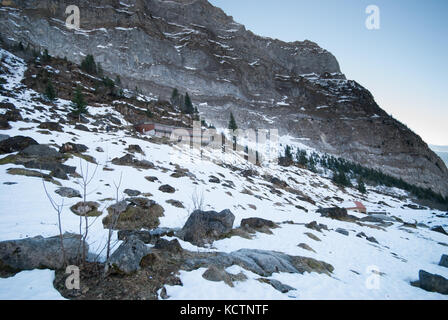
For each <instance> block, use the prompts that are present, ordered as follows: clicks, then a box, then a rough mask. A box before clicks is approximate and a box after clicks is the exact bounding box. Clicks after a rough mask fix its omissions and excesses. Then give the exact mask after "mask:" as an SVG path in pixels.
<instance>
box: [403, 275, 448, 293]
mask: <svg viewBox="0 0 448 320" xmlns="http://www.w3.org/2000/svg"><path fill="white" fill-rule="evenodd" d="M418 277H419V280H418V281H416V282H413V283H411V284H412V285H414V286H417V287H419V288H422V289H423V290H426V291H430V292H438V293H441V294H446V295H448V279H446V278H444V277H442V276H441V275H438V274H432V273H429V272H426V271H424V270H420V271H419V273H418Z"/></svg>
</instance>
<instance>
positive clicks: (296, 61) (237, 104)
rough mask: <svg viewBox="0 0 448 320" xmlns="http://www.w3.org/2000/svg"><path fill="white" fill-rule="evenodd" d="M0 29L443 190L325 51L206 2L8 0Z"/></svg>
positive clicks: (221, 120) (422, 151)
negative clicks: (248, 24) (73, 26)
mask: <svg viewBox="0 0 448 320" xmlns="http://www.w3.org/2000/svg"><path fill="white" fill-rule="evenodd" d="M73 4H75V5H77V6H78V7H79V8H80V12H81V30H78V31H74V30H68V29H66V27H65V25H64V22H65V19H66V15H65V9H66V7H67V6H68V5H73ZM8 8H13V9H10V10H9V9H8ZM0 27H1V29H2V36H3V38H5V39H8V38H12V39H16V41H22V43H24V44H28V43H29V44H30V45H33V46H36V47H42V49H43V48H46V49H48V51H49V53H50V54H51V55H53V56H59V57H67V59H69V60H71V61H74V62H76V63H79V62H80V61H81V59H82V58H83V57H84V56H85V55H86V54H93V55H94V56H95V59H96V61H97V62H100V63H101V65H102V68H103V69H104V70H105V71H106V72H108V73H110V74H119V75H120V77H121V81H122V83H123V84H124V85H125V86H127V87H130V88H135V87H136V86H137V87H139V88H140V89H141V90H142V91H143V92H146V93H149V92H151V93H154V94H157V95H159V96H160V97H161V98H162V99H167V100H168V99H169V97H170V95H171V91H172V89H173V88H174V87H177V88H178V89H179V90H180V91H181V92H185V91H188V92H190V93H191V96H192V98H193V100H194V102H196V103H197V104H198V106H199V109H200V111H201V112H202V113H203V115H204V116H205V117H206V118H207V120H209V122H212V123H214V124H215V126H222V127H225V126H226V125H227V121H228V116H229V112H230V111H232V112H233V113H234V115H235V117H236V118H237V119H238V120H239V123H240V127H241V128H278V129H279V130H280V133H281V134H291V135H295V136H296V137H301V138H307V139H304V140H302V141H303V142H304V143H307V144H309V145H311V146H312V147H315V148H318V149H320V150H322V151H325V152H328V153H331V154H334V155H338V156H341V157H343V158H348V159H350V160H353V161H355V162H359V163H362V164H364V165H367V166H369V167H373V168H380V169H381V170H382V171H384V172H385V173H388V174H391V175H393V176H395V177H399V178H402V179H403V180H405V181H407V182H410V183H412V184H416V185H418V186H423V187H430V188H432V189H433V190H434V191H436V192H439V193H442V194H445V195H448V179H447V178H448V169H447V168H446V166H445V164H444V163H443V161H442V160H441V159H440V158H439V157H438V156H437V155H436V154H435V153H434V152H432V151H431V150H430V149H429V148H428V146H427V144H426V143H425V142H424V141H423V140H422V139H421V138H420V137H419V136H418V135H416V134H415V133H413V132H412V131H411V130H410V129H408V128H407V127H406V126H405V125H403V124H401V123H400V122H398V121H397V120H395V119H393V118H392V117H391V116H389V115H388V114H387V113H386V112H384V111H383V110H382V109H381V108H380V107H379V106H378V105H377V103H376V102H375V100H374V98H373V96H372V95H371V94H370V92H369V91H368V90H366V89H365V88H363V87H362V86H360V85H359V84H358V83H356V82H355V81H352V80H347V79H346V78H345V76H344V75H343V74H341V71H340V68H339V64H338V62H337V60H336V58H335V57H334V56H333V55H332V54H331V53H329V52H328V51H326V50H325V49H322V48H321V47H319V46H318V45H317V44H315V43H313V42H311V41H308V40H305V41H296V42H291V43H286V42H282V41H279V40H274V39H270V38H264V37H260V36H257V35H254V34H253V33H252V32H250V31H248V30H246V28H245V27H244V26H243V25H241V24H239V23H236V22H235V21H234V20H233V18H232V17H230V16H228V15H226V14H225V13H224V12H223V11H222V10H221V9H219V8H216V7H214V6H213V5H211V4H210V3H209V2H208V1H206V0H173V1H162V0H146V1H142V0H127V1H117V0H105V1H99V0H96V1H85V0H75V1H71V2H67V1H60V0H46V1H43V2H40V3H39V5H38V6H36V4H35V1H32V0H24V1H19V0H11V1H8V2H7V4H6V5H5V10H4V11H1V12H0ZM4 121H5V123H4V125H3V126H4V127H8V126H9V125H8V123H7V120H4ZM403 168H406V170H403Z"/></svg>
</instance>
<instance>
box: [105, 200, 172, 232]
mask: <svg viewBox="0 0 448 320" xmlns="http://www.w3.org/2000/svg"><path fill="white" fill-rule="evenodd" d="M107 211H108V212H109V214H108V215H107V216H106V217H104V219H103V225H104V226H105V227H106V228H112V229H114V230H140V229H142V228H144V229H153V228H156V227H158V226H159V224H160V221H159V218H160V217H163V212H164V211H165V210H164V209H163V207H162V206H160V205H159V204H157V203H156V202H155V201H153V200H149V199H147V198H128V199H126V200H123V201H120V202H118V203H116V204H114V205H111V206H110V207H109V208H107Z"/></svg>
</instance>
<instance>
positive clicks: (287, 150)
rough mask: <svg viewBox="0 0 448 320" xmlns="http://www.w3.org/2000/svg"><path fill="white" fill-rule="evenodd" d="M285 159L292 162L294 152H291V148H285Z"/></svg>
mask: <svg viewBox="0 0 448 320" xmlns="http://www.w3.org/2000/svg"><path fill="white" fill-rule="evenodd" d="M285 158H286V159H287V160H288V161H290V162H292V152H291V147H290V146H286V147H285Z"/></svg>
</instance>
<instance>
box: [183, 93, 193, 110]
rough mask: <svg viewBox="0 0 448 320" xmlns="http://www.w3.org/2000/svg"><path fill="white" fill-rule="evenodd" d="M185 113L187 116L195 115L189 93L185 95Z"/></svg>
mask: <svg viewBox="0 0 448 320" xmlns="http://www.w3.org/2000/svg"><path fill="white" fill-rule="evenodd" d="M185 113H186V114H193V113H194V107H193V103H192V102H191V99H190V96H189V95H188V92H187V93H185Z"/></svg>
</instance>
